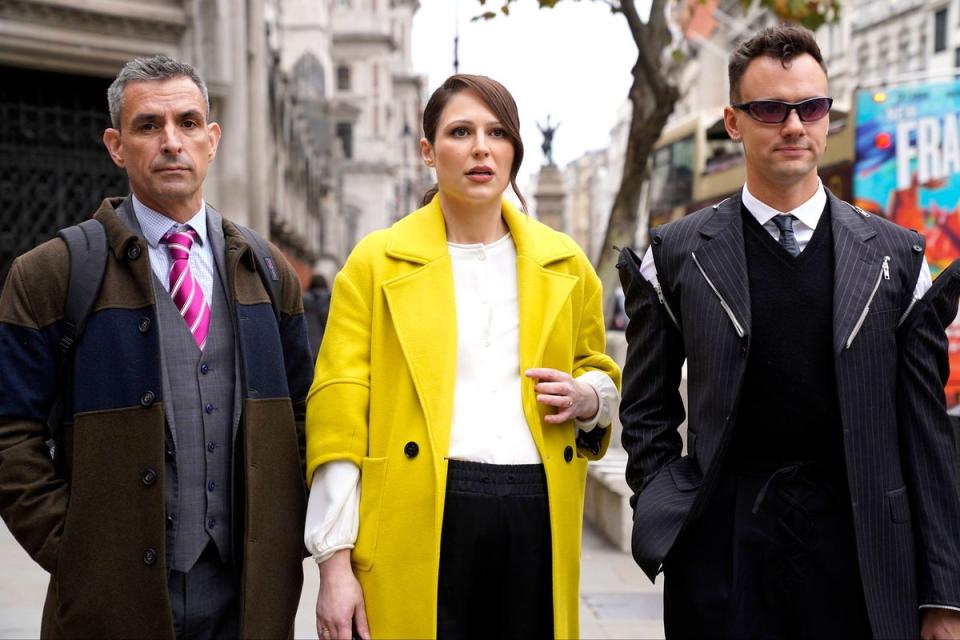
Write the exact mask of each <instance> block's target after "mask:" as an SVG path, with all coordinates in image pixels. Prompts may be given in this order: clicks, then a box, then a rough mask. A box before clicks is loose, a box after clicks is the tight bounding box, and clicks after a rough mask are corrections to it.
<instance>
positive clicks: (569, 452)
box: [563, 445, 573, 462]
mask: <svg viewBox="0 0 960 640" xmlns="http://www.w3.org/2000/svg"><path fill="white" fill-rule="evenodd" d="M563 459H564V460H566V461H567V462H570V461H571V460H573V447H571V446H569V445H568V446H567V448H566V449H564V450H563Z"/></svg>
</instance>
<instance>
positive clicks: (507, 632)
mask: <svg viewBox="0 0 960 640" xmlns="http://www.w3.org/2000/svg"><path fill="white" fill-rule="evenodd" d="M551 575H552V563H551V552H550V511H549V505H548V502H547V482H546V476H545V475H544V472H543V465H539V464H536V465H491V464H481V463H477V462H464V461H460V460H451V461H450V463H449V467H448V471H447V495H446V498H445V506H444V514H443V532H442V537H441V539H440V577H439V584H438V587H439V589H438V596H437V637H438V638H441V639H451V638H455V639H459V638H477V639H480V638H483V639H484V640H486V639H488V638H552V637H553V586H552V585H553V581H552V579H551Z"/></svg>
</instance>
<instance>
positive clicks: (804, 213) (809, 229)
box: [640, 182, 933, 300]
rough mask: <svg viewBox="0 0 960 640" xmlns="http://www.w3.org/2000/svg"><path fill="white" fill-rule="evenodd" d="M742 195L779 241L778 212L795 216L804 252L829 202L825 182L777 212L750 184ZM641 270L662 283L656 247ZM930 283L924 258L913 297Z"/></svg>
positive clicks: (654, 282) (653, 281) (795, 229)
mask: <svg viewBox="0 0 960 640" xmlns="http://www.w3.org/2000/svg"><path fill="white" fill-rule="evenodd" d="M741 198H742V200H743V206H744V207H746V208H747V211H749V212H750V215H752V216H753V217H754V218H755V219H756V221H757V222H759V223H760V224H761V225H762V226H763V228H764V229H766V230H767V233H769V234H770V235H771V236H773V239H774V240H776V241H777V242H779V241H780V227H778V226H777V225H776V224H774V222H773V218H774V217H775V216H778V215H788V216H794V217H796V221H795V222H794V223H793V234H794V235H795V236H796V238H797V246H798V247H800V251H801V252H803V250H804V249H806V248H807V244H809V242H810V239H811V238H812V237H813V232H814V231H815V230H816V228H817V223H818V222H820V216H822V215H823V209H824V208H825V207H826V205H827V192H826V191H825V190H824V188H823V183H822V182H820V183H819V185H818V187H817V192H816V193H814V194H813V197H811V198H810V199H809V200H807V201H806V202H804V203H803V204H801V205H800V206H799V207H797V208H796V209H794V210H793V211H777V210H776V209H774V208H773V207H771V206H770V205H768V204H766V203H764V202H761V201H760V200H758V199H757V198H756V196H754V195H753V194H752V193H750V189H749V188H748V187H747V185H744V186H743V193H742V195H741ZM640 273H641V274H642V275H643V277H644V278H645V279H646V280H647V282H649V283H650V284H652V285H655V286H656V285H657V284H659V281H658V280H657V265H656V264H655V263H654V261H653V249H652V248H651V247H647V252H646V253H644V254H643V260H642V261H641V263H640ZM931 284H933V278H932V277H931V276H930V265H929V264H927V259H926V258H924V259H923V264H922V265H921V266H920V275H919V276H918V277H917V284H916V286H915V287H914V289H913V297H914V298H916V299H917V300H919V299H920V298H922V297H923V294H925V293H926V292H927V289H929V288H930V285H931Z"/></svg>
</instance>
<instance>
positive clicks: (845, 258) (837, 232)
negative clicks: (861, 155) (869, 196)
mask: <svg viewBox="0 0 960 640" xmlns="http://www.w3.org/2000/svg"><path fill="white" fill-rule="evenodd" d="M827 197H828V199H829V202H830V218H831V221H832V231H833V349H834V352H835V353H838V354H839V353H841V352H842V351H843V349H844V346H846V342H847V339H848V338H849V336H850V334H851V333H852V332H853V328H854V326H855V325H856V323H857V320H858V319H859V318H860V316H861V314H862V313H863V310H864V308H865V307H866V305H867V301H868V300H869V298H870V294H871V293H872V291H873V287H874V284H876V281H877V278H878V277H879V274H880V270H881V268H882V266H883V256H882V255H880V252H879V251H877V250H876V249H874V248H873V247H872V246H870V244H868V243H869V241H870V239H871V238H873V237H874V236H875V235H876V231H875V230H874V229H873V228H872V227H871V225H870V224H868V223H867V220H866V219H865V218H864V216H863V215H862V214H860V213H859V212H858V211H856V210H855V209H854V208H853V207H852V206H851V205H849V204H847V203H846V202H844V201H842V200H840V199H839V198H837V197H836V196H834V195H833V194H832V193H830V191H829V190H828V191H827Z"/></svg>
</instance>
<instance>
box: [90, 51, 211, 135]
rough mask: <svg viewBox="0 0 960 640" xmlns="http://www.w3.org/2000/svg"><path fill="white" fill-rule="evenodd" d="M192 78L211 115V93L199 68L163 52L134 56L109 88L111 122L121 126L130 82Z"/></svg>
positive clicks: (208, 115) (114, 126) (117, 127)
mask: <svg viewBox="0 0 960 640" xmlns="http://www.w3.org/2000/svg"><path fill="white" fill-rule="evenodd" d="M184 77H185V78H190V79H191V80H193V83H194V84H195V85H197V88H198V89H200V93H202V94H203V103H204V105H205V106H206V115H207V117H208V118H209V117H210V95H209V93H208V92H207V83H205V82H204V81H203V79H202V78H201V77H200V75H199V74H198V73H197V70H196V69H194V68H193V67H192V66H190V65H189V64H187V63H185V62H178V61H177V60H174V59H173V58H171V57H170V56H166V55H163V54H160V55H155V56H151V57H149V58H134V59H133V60H131V61H130V62H128V63H127V64H125V65H123V69H121V70H120V73H119V74H117V78H116V80H114V81H113V83H112V84H111V85H110V88H109V89H107V104H109V105H110V122H111V123H112V124H113V128H114V129H119V128H120V111H121V110H122V109H123V90H124V89H126V87H127V84H128V83H130V82H143V81H150V80H171V79H173V78H184Z"/></svg>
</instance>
